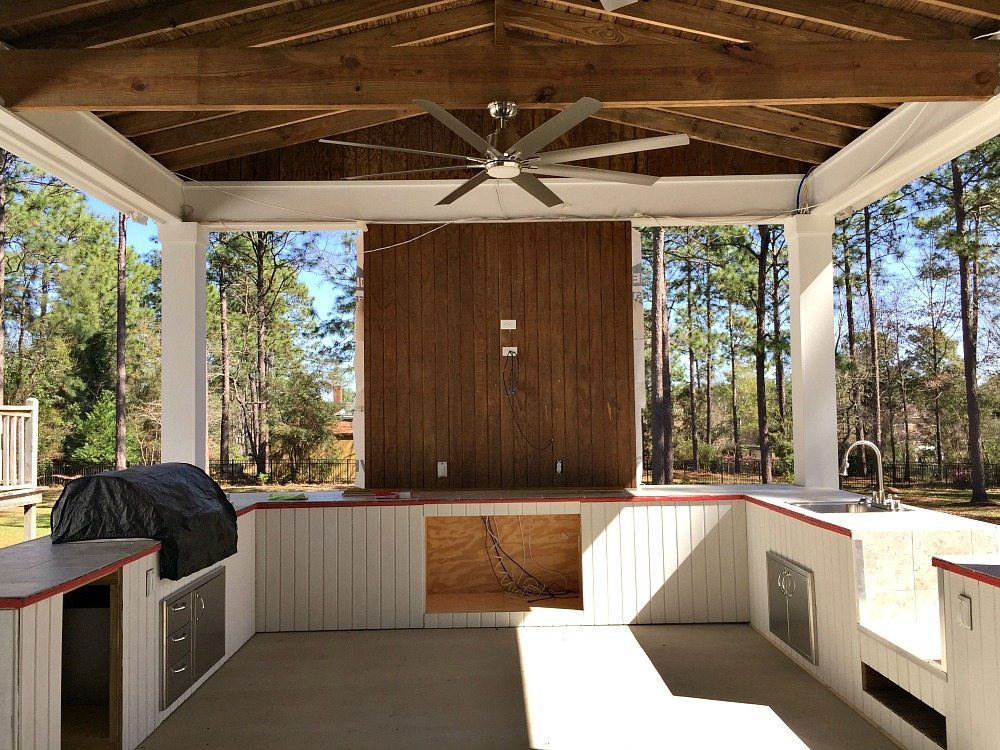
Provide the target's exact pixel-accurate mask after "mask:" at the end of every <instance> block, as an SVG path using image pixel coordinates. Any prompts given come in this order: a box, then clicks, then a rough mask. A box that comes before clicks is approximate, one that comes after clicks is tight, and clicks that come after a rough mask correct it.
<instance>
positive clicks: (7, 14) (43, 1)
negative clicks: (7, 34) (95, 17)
mask: <svg viewBox="0 0 1000 750" xmlns="http://www.w3.org/2000/svg"><path fill="white" fill-rule="evenodd" d="M110 1H111V0H21V1H20V2H18V3H4V7H3V18H2V19H0V28H7V27H11V28H13V27H14V26H19V25H21V24H23V23H31V22H32V21H40V20H42V19H44V18H51V17H52V16H57V15H60V14H62V13H70V12H72V11H74V10H84V9H85V8H92V7H94V6H95V5H105V4H106V3H109V2H110Z"/></svg>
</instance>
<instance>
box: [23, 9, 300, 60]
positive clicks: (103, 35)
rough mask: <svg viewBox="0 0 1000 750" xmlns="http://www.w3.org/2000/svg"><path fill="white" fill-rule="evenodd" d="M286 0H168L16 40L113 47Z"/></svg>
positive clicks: (31, 44) (32, 45) (39, 45)
mask: <svg viewBox="0 0 1000 750" xmlns="http://www.w3.org/2000/svg"><path fill="white" fill-rule="evenodd" d="M287 4H288V0H256V2H254V1H253V0H171V1H170V2H166V3H156V4H154V5H144V6H142V7H140V8H133V9H131V10H122V11H117V12H115V13H114V14H113V15H102V16H98V17H96V18H89V19H87V20H85V21H77V22H76V23H71V24H67V25H65V26H59V27H56V28H54V29H50V30H48V31H43V32H41V33H39V34H32V35H30V36H25V37H21V38H18V40H17V45H16V46H17V47H19V48H21V49H53V48H57V47H90V48H94V49H96V48H99V47H112V46H116V45H120V44H123V43H125V42H135V41H136V40H139V39H144V38H146V37H149V36H152V35H154V34H163V33H165V32H169V31H175V30H177V29H186V28H190V27H194V26H200V25H202V24H206V23H211V22H213V21H221V20H223V19H226V18H232V17H233V16H240V15H243V14H244V13H253V12H257V11H261V10H266V9H268V8H273V7H277V6H281V5H287Z"/></svg>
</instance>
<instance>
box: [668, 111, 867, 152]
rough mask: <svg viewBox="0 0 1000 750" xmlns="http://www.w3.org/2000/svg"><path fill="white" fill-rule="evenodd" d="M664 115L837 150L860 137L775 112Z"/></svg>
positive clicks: (836, 127) (840, 127)
mask: <svg viewBox="0 0 1000 750" xmlns="http://www.w3.org/2000/svg"><path fill="white" fill-rule="evenodd" d="M662 111H664V112H672V113H673V114H677V115H683V116H685V117H694V118H696V119H698V120H708V121H709V122H717V123H719V124H721V125H733V126H735V127H739V128H748V129H750V130H757V131H759V132H761V133H771V134H773V135H780V136H782V137H783V138H795V139H796V140H800V141H809V142H810V143H822V144H824V145H826V146H835V147H837V148H842V147H844V146H846V145H847V144H848V143H850V142H851V141H853V140H854V139H855V138H857V137H858V131H857V130H854V129H852V128H847V127H844V126H843V125H834V124H832V123H827V122H820V121H819V120H811V119H809V118H807V117H801V116H797V115H792V114H786V113H784V112H773V111H770V110H766V109H761V108H759V107H678V108H676V109H664V110H662Z"/></svg>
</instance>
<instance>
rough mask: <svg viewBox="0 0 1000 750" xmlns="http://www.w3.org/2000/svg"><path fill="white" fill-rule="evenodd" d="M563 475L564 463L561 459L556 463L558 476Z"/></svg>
mask: <svg viewBox="0 0 1000 750" xmlns="http://www.w3.org/2000/svg"><path fill="white" fill-rule="evenodd" d="M562 473H563V462H562V459H561V458H560V459H558V460H557V461H556V474H562Z"/></svg>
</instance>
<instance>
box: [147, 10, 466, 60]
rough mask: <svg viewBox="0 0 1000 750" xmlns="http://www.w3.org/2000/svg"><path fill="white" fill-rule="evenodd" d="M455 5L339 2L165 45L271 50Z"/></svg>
mask: <svg viewBox="0 0 1000 750" xmlns="http://www.w3.org/2000/svg"><path fill="white" fill-rule="evenodd" d="M449 4H451V5H453V4H454V2H453V1H451V0H424V2H420V1H419V0H338V2H335V3H325V4H323V5H314V6H310V7H308V8H303V9H301V10H296V11H292V12H289V13H282V14H280V15H277V16H271V17H269V18H262V19H259V20H254V21H247V22H245V23H240V24H236V25H234V26H227V27H224V28H221V29H214V30H211V31H203V32H201V33H200V34H189V35H188V36H183V37H179V38H177V39H172V40H170V41H167V42H165V43H164V44H163V45H158V46H166V47H177V48H192V47H268V46H277V45H283V44H290V43H295V42H301V41H303V40H307V39H308V38H309V37H315V36H318V35H321V34H330V33H332V32H343V31H345V30H347V29H351V28H355V27H363V26H365V25H368V24H374V23H384V22H386V21H390V20H393V19H395V18H397V17H398V16H401V15H403V14H407V13H418V12H424V13H426V12H431V11H434V10H438V9H441V8H442V7H447V6H448V5H449Z"/></svg>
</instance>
